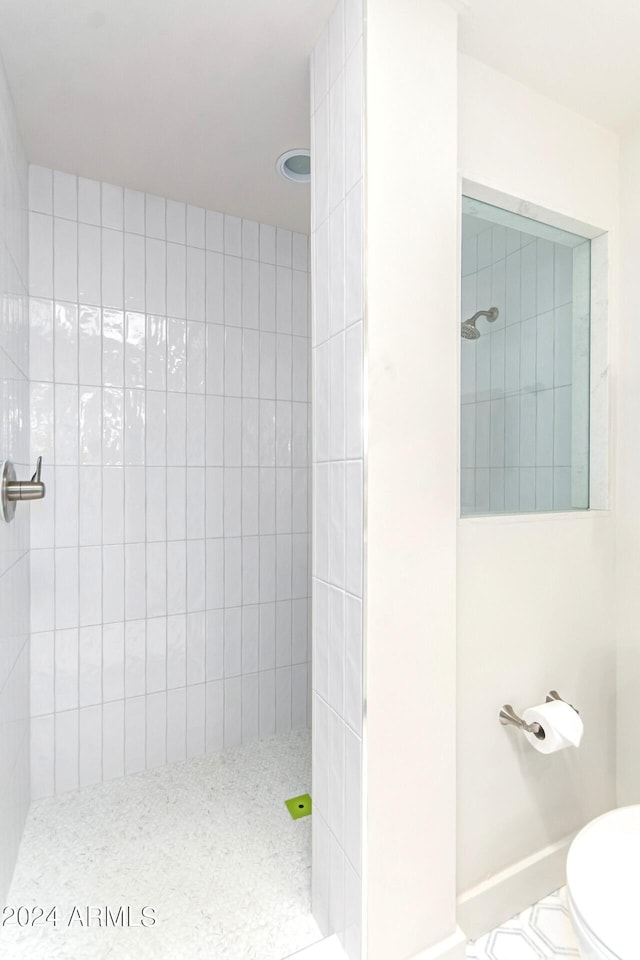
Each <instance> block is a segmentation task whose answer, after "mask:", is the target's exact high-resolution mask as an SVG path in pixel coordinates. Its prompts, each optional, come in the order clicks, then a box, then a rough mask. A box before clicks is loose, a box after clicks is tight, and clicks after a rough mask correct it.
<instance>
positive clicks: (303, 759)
mask: <svg viewBox="0 0 640 960" xmlns="http://www.w3.org/2000/svg"><path fill="white" fill-rule="evenodd" d="M310 785H311V740H310V732H309V731H307V730H301V731H297V732H295V733H290V734H284V735H282V736H279V737H275V738H273V739H271V740H264V741H262V742H260V743H252V744H248V745H247V746H243V747H237V748H234V749H233V750H227V751H226V752H225V753H222V754H219V755H218V756H214V757H197V758H195V759H194V760H187V761H184V762H182V763H172V764H169V765H167V766H166V767H157V768H156V769H154V770H147V771H146V772H145V773H137V774H132V775H130V776H128V777H122V778H120V779H119V780H110V781H108V782H107V783H101V784H97V785H96V786H92V787H86V788H85V789H83V790H77V791H74V792H70V793H64V794H62V795H61V796H59V797H49V798H47V799H46V800H38V801H36V802H35V803H33V804H32V805H31V810H30V812H29V817H28V821H27V825H26V828H25V832H24V837H23V840H22V844H21V847H20V853H19V857H18V863H17V866H16V870H15V874H14V878H13V883H12V886H11V891H10V893H9V897H8V899H7V904H9V905H11V906H12V907H14V908H15V907H18V906H20V905H24V906H26V907H29V908H33V907H35V906H39V907H42V908H44V909H45V911H48V910H50V908H51V907H52V906H54V905H55V906H56V907H57V924H56V925H55V926H54V925H53V922H50V923H45V922H43V919H42V917H40V919H39V920H37V922H36V924H35V925H33V926H31V925H26V926H18V925H17V924H14V925H11V926H6V927H4V928H0V958H1V960H45V958H46V960H107V958H108V960H282V958H283V957H289V956H291V955H292V954H294V953H295V952H296V951H299V950H300V949H302V948H304V947H307V946H309V945H310V944H312V943H314V942H316V941H318V940H319V939H320V936H321V935H320V932H319V931H318V928H317V926H316V925H315V923H314V921H313V918H312V916H311V912H310V873H311V818H310V817H307V818H305V819H303V820H292V819H291V817H290V815H289V813H288V811H287V809H286V807H285V805H284V800H285V799H287V798H289V797H294V796H297V795H298V794H301V793H305V792H306V791H307V790H308V789H309V787H310ZM144 904H150V905H151V906H152V907H153V908H154V910H155V918H156V923H155V925H154V926H152V927H150V926H146V927H143V926H141V925H140V910H141V907H142V906H143V905H144ZM121 905H124V906H125V907H126V906H130V907H131V918H132V923H131V926H128V925H127V924H126V923H124V924H123V925H122V926H117V925H115V926H114V925H111V924H109V925H108V926H106V927H105V926H104V925H103V926H99V925H98V924H97V923H96V922H95V920H92V921H91V922H90V923H89V925H87V921H86V920H83V919H82V918H83V917H86V907H91V908H92V915H93V917H94V918H95V917H96V911H97V910H98V908H99V909H100V910H102V911H103V915H104V911H105V909H106V907H107V906H108V907H109V908H110V910H111V911H112V914H116V915H117V910H118V907H119V906H121ZM0 906H1V905H0ZM73 907H78V908H79V911H80V913H79V916H78V915H76V914H74V912H73ZM24 912H25V911H23V913H24ZM34 916H35V915H34ZM45 916H46V912H45ZM98 923H99V920H98ZM303 957H304V955H303Z"/></svg>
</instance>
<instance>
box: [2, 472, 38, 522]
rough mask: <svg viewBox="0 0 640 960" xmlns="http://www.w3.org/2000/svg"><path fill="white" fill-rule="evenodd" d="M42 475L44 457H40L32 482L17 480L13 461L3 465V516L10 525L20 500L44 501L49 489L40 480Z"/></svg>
mask: <svg viewBox="0 0 640 960" xmlns="http://www.w3.org/2000/svg"><path fill="white" fill-rule="evenodd" d="M41 475H42V457H38V460H37V462H36V469H35V472H34V474H33V476H32V477H31V480H17V479H16V471H15V469H14V466H13V464H12V462H11V460H5V461H4V463H3V464H2V515H3V517H4V519H5V520H6V521H7V523H10V522H11V521H12V520H13V518H14V516H15V512H16V503H17V502H18V501H19V500H42V498H43V497H44V495H45V493H46V492H47V489H46V487H45V485H44V483H43V482H42V480H41V479H40V477H41Z"/></svg>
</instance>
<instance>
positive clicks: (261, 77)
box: [0, 0, 640, 232]
mask: <svg viewBox="0 0 640 960" xmlns="http://www.w3.org/2000/svg"><path fill="white" fill-rule="evenodd" d="M334 4H335V0H0V50H1V51H2V54H3V57H4V60H5V64H6V68H7V73H8V75H9V81H10V83H11V87H12V90H13V95H14V99H15V102H16V107H17V110H18V116H19V120H20V125H21V129H22V133H23V137H24V142H25V146H26V150H27V154H28V157H29V159H30V160H31V161H33V162H36V163H42V164H45V165H48V166H52V167H56V168H58V169H60V170H65V171H68V172H72V173H79V174H81V175H83V176H88V177H94V178H96V179H103V180H108V181H112V182H115V183H119V184H123V185H125V186H130V187H134V188H137V189H142V190H147V191H149V192H152V193H158V194H161V195H163V196H167V197H173V198H175V199H179V200H186V201H188V202H191V203H195V204H198V205H201V206H207V207H210V208H213V209H217V210H222V211H227V212H230V213H234V214H236V215H241V216H246V217H251V218H253V219H256V220H262V221H266V222H268V223H273V224H277V225H280V226H285V227H290V228H292V229H295V230H303V231H305V232H306V231H307V230H308V224H309V190H308V187H306V186H301V185H299V184H287V183H285V182H283V181H281V180H280V179H279V178H277V176H276V174H275V172H274V167H273V165H274V162H275V160H276V158H277V156H278V155H279V154H280V153H282V152H283V151H284V150H287V149H290V148H292V147H308V146H309V107H308V104H309V95H308V57H309V53H310V52H311V49H312V47H313V44H314V42H315V40H316V38H317V36H318V34H319V33H320V31H321V29H322V25H323V24H324V22H325V21H326V20H327V18H328V16H329V14H330V12H331V10H332V8H333V6H334ZM459 6H460V7H461V8H462V12H461V17H460V48H461V50H462V51H464V52H465V53H469V54H471V55H472V56H474V57H477V58H478V59H479V60H483V61H484V62H485V63H488V64H489V65H491V66H493V67H496V68H497V69H499V70H502V71H503V72H505V73H507V74H509V75H511V76H512V77H515V78H516V79H518V80H521V81H522V82H523V83H526V84H528V85H529V86H531V87H533V88H535V89H537V90H539V91H540V92H542V93H544V94H546V95H547V96H549V97H552V98H553V99H555V100H558V101H559V102H561V103H564V104H565V105H567V106H568V107H571V108H572V109H574V110H576V111H578V112H579V113H582V114H584V115H585V116H587V117H590V118H592V119H593V120H595V121H596V122H598V123H601V124H604V125H606V126H610V127H612V128H614V129H617V130H622V129H624V128H625V126H627V125H628V124H629V123H630V122H631V121H633V120H635V119H636V118H637V117H639V116H640V54H639V51H640V42H639V41H640V3H639V2H638V0H535V2H531V0H460V2H459Z"/></svg>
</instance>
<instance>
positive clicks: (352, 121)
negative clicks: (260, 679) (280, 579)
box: [276, 0, 364, 960]
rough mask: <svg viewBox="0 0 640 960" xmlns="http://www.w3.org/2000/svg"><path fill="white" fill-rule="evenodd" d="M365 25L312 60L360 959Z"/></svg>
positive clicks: (329, 451) (319, 578)
mask: <svg viewBox="0 0 640 960" xmlns="http://www.w3.org/2000/svg"><path fill="white" fill-rule="evenodd" d="M362 33H363V30H362V5H361V4H360V3H358V2H357V0H346V2H343V0H341V2H340V3H339V4H338V5H337V7H336V8H335V10H334V12H333V14H332V16H331V18H330V20H329V23H328V24H327V26H326V27H325V30H324V32H323V34H322V36H321V37H320V39H319V41H318V43H317V45H316V48H315V51H314V53H313V57H312V64H311V90H312V139H313V150H312V163H313V176H312V236H311V242H312V258H313V264H314V271H313V284H312V343H313V350H312V363H313V368H314V378H313V381H312V382H313V407H312V413H313V427H312V483H313V490H314V495H313V500H314V510H315V518H314V524H313V530H314V544H313V553H312V561H311V563H312V583H313V616H312V622H313V663H314V674H313V682H312V699H313V716H314V723H313V734H314V756H313V765H314V766H313V797H314V817H313V820H314V823H313V843H314V855H313V910H314V915H315V917H316V920H317V922H318V924H319V926H320V928H321V930H322V931H323V933H325V934H332V933H337V934H338V936H339V937H340V940H341V941H342V943H343V945H344V947H345V949H346V951H347V954H348V956H349V957H350V958H351V960H359V958H360V956H361V940H362V937H361V930H362V879H361V877H362V871H361V862H360V860H361V857H360V850H361V840H362V827H363V817H362V776H361V770H362V739H361V738H362V709H363V704H362V647H363V635H362V592H363V579H364V578H363V536H364V534H363V456H364V453H363V451H364V433H363V403H364V399H363V371H364V344H363V323H364V318H363V309H364V307H363V302H364V297H363V252H364V242H363V212H362V211H363V201H362V176H363V158H362V142H363V141H362V121H363V103H362V89H363V67H362ZM276 652H277V647H276ZM302 655H303V652H302V651H301V654H300V656H302Z"/></svg>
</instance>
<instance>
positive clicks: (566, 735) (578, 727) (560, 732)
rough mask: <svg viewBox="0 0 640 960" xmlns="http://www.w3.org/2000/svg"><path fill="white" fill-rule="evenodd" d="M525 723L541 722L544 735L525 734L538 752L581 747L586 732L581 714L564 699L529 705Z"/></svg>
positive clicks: (524, 716) (525, 714)
mask: <svg viewBox="0 0 640 960" xmlns="http://www.w3.org/2000/svg"><path fill="white" fill-rule="evenodd" d="M522 719H523V720H524V721H525V723H539V724H540V726H541V728H542V730H544V737H541V736H540V735H538V736H536V734H535V733H527V731H526V730H525V731H524V735H525V737H526V738H527V740H528V741H529V743H530V744H531V746H532V747H534V749H535V750H537V751H538V753H557V751H558V750H564V749H565V747H579V746H580V741H581V740H582V734H583V733H584V724H583V723H582V720H581V719H580V715H579V714H578V713H576V711H575V710H574V709H573V707H571V706H569V704H568V703H565V702H564V700H551V701H550V702H549V703H539V704H538V705H537V706H535V707H528V708H527V709H526V710H525V711H524V713H523V714H522Z"/></svg>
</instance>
